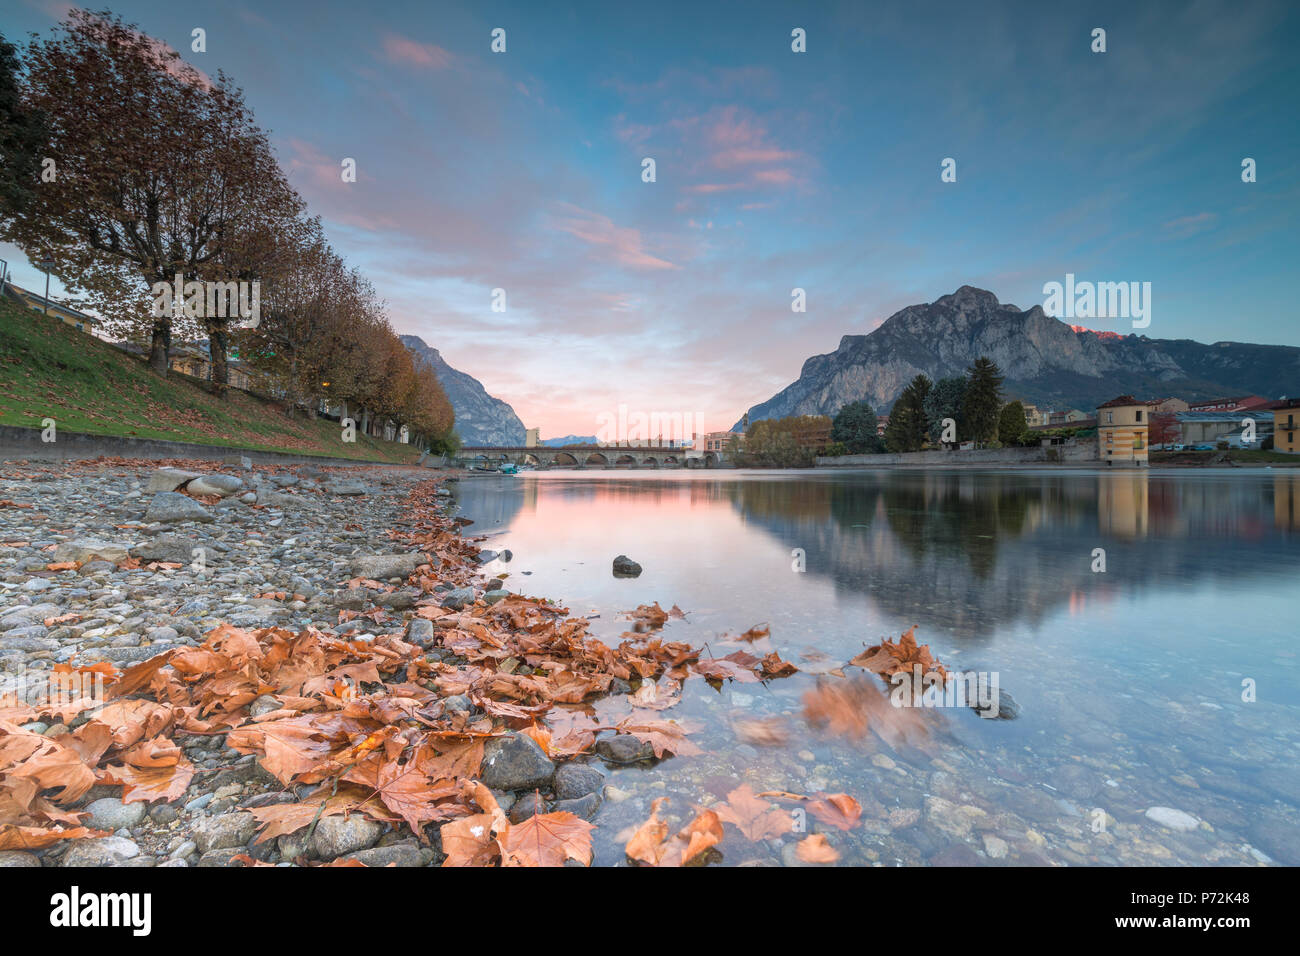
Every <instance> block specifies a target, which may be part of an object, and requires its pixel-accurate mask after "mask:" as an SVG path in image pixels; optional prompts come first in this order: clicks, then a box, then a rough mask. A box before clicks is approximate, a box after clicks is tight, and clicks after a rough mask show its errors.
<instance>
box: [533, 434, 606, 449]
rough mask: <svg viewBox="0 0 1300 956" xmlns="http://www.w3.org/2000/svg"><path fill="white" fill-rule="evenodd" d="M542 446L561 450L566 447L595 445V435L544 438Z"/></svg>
mask: <svg viewBox="0 0 1300 956" xmlns="http://www.w3.org/2000/svg"><path fill="white" fill-rule="evenodd" d="M542 444H543V445H545V446H546V447H547V448H560V447H562V446H564V445H594V444H596V436H595V435H565V436H564V437H563V438H543V439H542Z"/></svg>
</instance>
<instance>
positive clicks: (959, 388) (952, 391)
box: [925, 375, 966, 445]
mask: <svg viewBox="0 0 1300 956" xmlns="http://www.w3.org/2000/svg"><path fill="white" fill-rule="evenodd" d="M965 396H966V379H965V378H963V377H962V376H960V375H955V376H953V377H951V378H941V379H939V381H937V382H936V383H935V385H934V388H932V389H931V390H930V394H929V395H927V396H926V399H925V416H926V418H928V419H929V420H930V441H931V442H933V443H934V444H936V445H937V444H939V442H940V441H941V440H942V438H943V420H944V419H945V418H951V419H952V420H953V421H954V422H955V423H956V425H957V432H956V434H955V435H954V436H953V437H954V438H955V439H956V440H958V441H960V440H961V439H962V438H964V437H966V432H965V428H964V427H963V422H962V399H963V398H965Z"/></svg>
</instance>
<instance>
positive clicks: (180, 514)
mask: <svg viewBox="0 0 1300 956" xmlns="http://www.w3.org/2000/svg"><path fill="white" fill-rule="evenodd" d="M144 520H145V521H149V522H155V521H156V522H162V523H171V522H177V521H211V520H212V515H210V514H209V513H208V509H207V508H205V507H203V505H201V504H199V503H198V502H197V501H195V500H194V499H193V498H187V497H185V495H181V494H177V493H176V492H174V491H160V492H158V494H156V495H154V496H153V500H152V501H150V502H149V508H148V510H146V511H145V513H144Z"/></svg>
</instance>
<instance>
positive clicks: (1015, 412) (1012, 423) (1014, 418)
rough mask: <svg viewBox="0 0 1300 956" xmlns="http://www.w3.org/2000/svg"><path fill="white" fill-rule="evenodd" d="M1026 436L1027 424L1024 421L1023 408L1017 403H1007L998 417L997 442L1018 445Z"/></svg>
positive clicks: (1027, 431)
mask: <svg viewBox="0 0 1300 956" xmlns="http://www.w3.org/2000/svg"><path fill="white" fill-rule="evenodd" d="M1028 434H1029V422H1028V421H1026V419H1025V406H1024V405H1022V404H1020V402H1018V401H1015V402H1008V403H1007V404H1006V405H1004V406H1003V407H1002V414H1001V415H1000V416H999V417H998V441H1000V442H1001V443H1002V444H1004V445H1019V444H1020V443H1021V442H1023V441H1024V440H1025V436H1026V435H1028Z"/></svg>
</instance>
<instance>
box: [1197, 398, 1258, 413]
mask: <svg viewBox="0 0 1300 956" xmlns="http://www.w3.org/2000/svg"><path fill="white" fill-rule="evenodd" d="M1271 404H1272V402H1270V401H1269V400H1268V399H1267V398H1260V397H1259V396H1258V395H1239V396H1237V397H1236V398H1212V399H1210V400H1209V401H1205V402H1192V403H1190V404H1189V405H1188V406H1187V411H1189V412H1240V411H1249V410H1250V409H1253V408H1266V407H1268V406H1269V405H1271Z"/></svg>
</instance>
